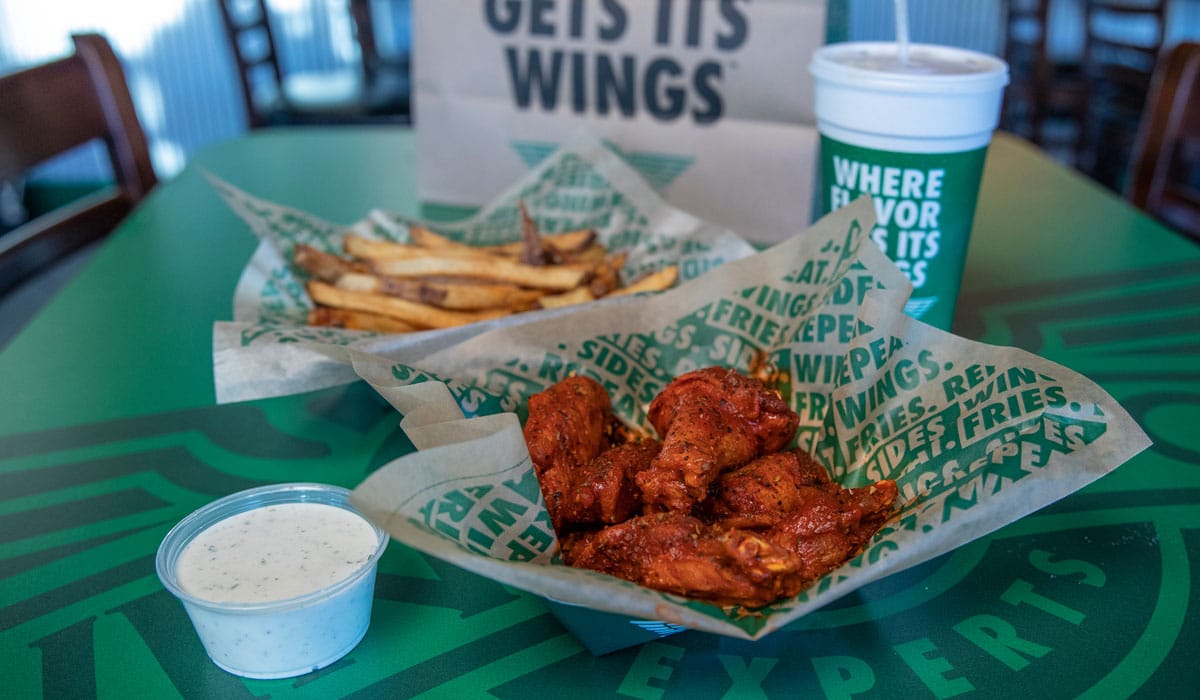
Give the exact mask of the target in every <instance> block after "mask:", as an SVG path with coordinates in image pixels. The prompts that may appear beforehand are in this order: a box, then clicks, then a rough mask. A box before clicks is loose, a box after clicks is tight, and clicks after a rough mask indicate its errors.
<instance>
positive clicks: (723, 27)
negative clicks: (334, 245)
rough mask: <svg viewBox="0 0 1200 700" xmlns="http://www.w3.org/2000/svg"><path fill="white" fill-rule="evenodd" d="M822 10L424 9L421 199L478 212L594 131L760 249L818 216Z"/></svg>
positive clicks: (811, 2) (428, 5) (637, 6)
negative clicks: (573, 138) (816, 96)
mask: <svg viewBox="0 0 1200 700" xmlns="http://www.w3.org/2000/svg"><path fill="white" fill-rule="evenodd" d="M824 35H825V3H824V2H823V1H822V0H753V1H751V0H719V1H718V0H712V1H706V2H696V1H694V0H582V1H567V0H557V1H556V0H413V70H414V78H415V97H414V109H415V123H416V133H417V155H418V161H419V163H418V165H419V195H420V197H421V199H422V201H425V202H433V203H440V204H450V205H468V206H478V205H481V204H483V203H485V202H487V201H490V200H491V199H493V198H494V197H495V196H496V195H497V194H498V193H499V192H501V191H502V190H503V189H504V188H505V187H506V186H507V185H508V184H509V183H511V182H512V181H514V180H516V179H518V178H519V177H520V176H521V174H522V173H523V172H524V171H525V170H527V169H528V168H530V167H531V166H533V165H535V164H536V163H537V162H538V161H539V160H540V159H542V158H544V157H545V156H547V155H548V154H549V153H550V152H551V151H553V150H554V148H555V147H556V146H557V145H558V144H559V143H560V142H561V141H563V140H564V139H566V138H567V136H568V135H569V134H571V133H573V132H575V131H578V130H579V129H581V128H583V129H587V130H589V131H591V132H592V133H595V134H597V135H599V136H601V137H602V138H605V139H608V140H610V141H611V142H612V143H613V144H614V145H615V146H616V147H617V148H619V149H620V150H621V151H622V152H623V153H624V154H625V155H626V157H627V159H628V160H629V161H630V162H631V163H632V164H633V165H634V166H635V167H637V168H638V169H639V170H640V171H641V172H642V174H643V175H644V176H645V177H646V179H647V180H648V181H649V182H650V183H651V184H652V185H654V186H655V187H656V188H657V189H658V190H659V191H660V192H661V193H662V194H663V195H664V196H665V198H666V199H667V200H668V201H669V202H670V203H672V204H674V205H675V206H677V207H680V208H683V209H686V210H688V211H691V212H693V213H694V214H696V215H698V216H700V217H701V218H704V219H707V220H709V221H713V222H715V223H718V224H721V225H724V226H726V227H728V228H730V229H732V230H734V231H737V232H738V233H739V234H741V235H743V236H744V237H745V238H746V239H747V240H750V241H751V242H755V243H772V242H777V241H779V240H782V239H784V238H786V237H788V236H790V235H792V234H794V233H795V232H796V231H797V230H799V229H801V228H803V227H805V226H807V225H808V223H809V219H810V208H811V207H810V205H811V200H812V191H813V177H814V172H815V167H816V153H817V132H816V119H815V117H814V115H813V105H812V83H811V78H810V76H809V75H808V70H807V66H808V61H809V57H810V55H811V53H812V51H813V50H814V49H815V48H816V47H818V46H819V45H820V44H821V43H822V41H823V39H824Z"/></svg>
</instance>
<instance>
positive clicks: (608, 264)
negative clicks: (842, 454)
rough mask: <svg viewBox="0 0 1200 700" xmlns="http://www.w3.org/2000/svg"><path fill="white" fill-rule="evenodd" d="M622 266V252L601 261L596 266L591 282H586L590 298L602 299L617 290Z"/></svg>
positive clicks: (623, 254)
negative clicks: (590, 294)
mask: <svg viewBox="0 0 1200 700" xmlns="http://www.w3.org/2000/svg"><path fill="white" fill-rule="evenodd" d="M624 266H625V253H624V252H621V253H617V254H616V255H613V256H611V257H607V258H605V259H603V260H602V261H601V262H600V264H599V265H597V266H596V271H595V273H594V274H593V275H592V279H591V281H590V282H588V289H589V290H591V293H592V296H593V297H597V298H598V297H602V296H604V295H605V294H608V293H609V292H611V291H613V290H614V289H617V288H619V287H620V286H621V268H622V267H624Z"/></svg>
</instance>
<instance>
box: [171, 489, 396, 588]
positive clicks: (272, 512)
mask: <svg viewBox="0 0 1200 700" xmlns="http://www.w3.org/2000/svg"><path fill="white" fill-rule="evenodd" d="M378 546H379V541H378V539H377V537H376V535H375V530H374V528H372V526H371V524H370V523H368V522H367V521H366V520H365V519H363V518H362V517H361V516H359V515H357V514H355V513H352V512H350V511H348V510H346V509H344V508H338V507H336V506H331V505H325V504H322V503H282V504H277V505H270V506H263V507H261V508H255V509H253V510H248V511H245V512H243V513H238V514H237V515H233V516H230V517H228V518H225V519H224V520H220V521H218V522H217V523H215V524H213V525H212V526H210V527H208V528H207V529H205V530H204V531H202V532H201V533H200V534H198V535H196V537H195V539H193V540H192V541H191V542H189V543H188V545H187V546H186V547H184V549H183V552H182V553H181V554H180V556H179V561H178V564H177V565H176V574H177V576H178V583H179V586H180V588H182V589H183V590H184V591H186V592H188V593H189V594H191V595H193V596H196V597H197V598H201V599H204V600H208V601H212V602H216V603H264V602H270V601H277V600H286V599H289V598H295V597H298V596H302V595H306V594H308V593H312V592H314V591H319V590H321V589H323V588H327V587H329V586H331V585H333V584H335V583H337V582H339V581H341V580H343V579H346V578H348V577H349V576H350V575H352V574H353V573H354V572H356V571H358V570H359V569H361V568H362V566H363V564H364V563H365V562H366V561H367V560H368V559H370V558H371V555H372V554H374V553H375V550H376V548H377V547H378Z"/></svg>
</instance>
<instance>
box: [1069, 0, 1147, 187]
mask: <svg viewBox="0 0 1200 700" xmlns="http://www.w3.org/2000/svg"><path fill="white" fill-rule="evenodd" d="M1166 10H1167V0H1086V2H1085V4H1084V22H1085V26H1084V47H1083V70H1084V73H1085V74H1086V80H1087V83H1088V95H1087V109H1086V110H1085V111H1084V123H1083V134H1082V143H1081V152H1080V157H1079V167H1080V168H1081V169H1083V170H1084V171H1085V172H1087V173H1088V174H1089V175H1091V176H1092V177H1093V178H1094V179H1096V180H1097V181H1098V182H1100V183H1101V184H1103V185H1106V186H1107V187H1109V188H1111V189H1113V190H1116V191H1121V190H1122V189H1123V185H1124V181H1125V177H1126V175H1127V169H1128V164H1129V160H1128V159H1129V154H1130V152H1131V150H1132V148H1133V135H1134V134H1135V133H1136V132H1137V126H1138V122H1139V121H1140V118H1141V113H1142V108H1143V106H1144V105H1145V102H1146V91H1147V88H1148V86H1149V85H1150V76H1151V74H1152V73H1153V72H1154V66H1155V63H1156V61H1157V60H1158V54H1159V52H1160V51H1161V49H1162V43H1163V36H1164V34H1165V33H1166Z"/></svg>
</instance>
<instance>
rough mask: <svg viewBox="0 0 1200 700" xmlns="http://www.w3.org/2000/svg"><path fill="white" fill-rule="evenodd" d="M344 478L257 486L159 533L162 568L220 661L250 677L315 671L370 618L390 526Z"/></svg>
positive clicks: (352, 642) (355, 638)
mask: <svg viewBox="0 0 1200 700" xmlns="http://www.w3.org/2000/svg"><path fill="white" fill-rule="evenodd" d="M349 499H350V491H349V490H347V489H344V488H341V487H338V486H330V485H326V484H312V483H289V484H274V485H270V486H261V487H258V488H253V489H248V490H246V491H240V492H238V493H235V494H232V495H229V496H226V497H224V498H220V499H218V500H216V501H213V502H212V503H209V504H208V505H206V506H204V507H202V508H200V509H198V510H196V511H195V512H193V513H191V514H190V515H188V516H187V517H186V518H184V519H183V520H181V521H179V524H177V525H176V526H175V527H174V528H172V529H171V531H170V532H169V533H167V535H166V537H164V538H163V541H162V544H161V545H159V548H158V556H157V557H156V559H155V568H156V570H157V572H158V577H159V579H160V580H161V581H162V583H163V586H164V587H165V588H166V589H167V590H168V591H170V592H171V593H172V594H173V595H174V596H175V597H176V598H178V599H179V601H180V602H181V603H182V604H183V608H184V610H185V611H186V612H187V614H188V617H189V618H190V619H191V621H192V625H193V626H194V627H195V628H196V635H197V636H198V637H199V638H200V642H201V643H202V644H203V645H204V651H205V652H206V653H207V654H208V657H209V658H210V659H212V661H213V663H215V664H217V665H218V666H220V667H221V668H223V669H225V670H226V671H229V672H230V673H234V674H237V675H239V676H244V677H247V678H290V677H292V676H299V675H301V674H304V673H309V672H311V671H316V670H318V669H320V668H324V667H325V666H328V665H329V664H331V663H333V662H335V661H337V660H338V659H340V658H342V657H343V656H345V655H346V654H348V653H349V652H350V650H351V649H353V648H354V647H355V646H356V645H357V644H358V643H359V641H361V640H362V638H363V635H365V634H366V632H367V627H368V625H369V624H370V621H371V605H372V603H373V601H374V594H375V574H376V569H377V567H378V563H379V558H380V557H381V556H382V555H383V552H384V550H385V549H386V548H387V543H388V535H387V533H386V532H384V531H383V530H381V529H379V528H377V527H375V525H373V524H372V523H371V522H370V521H369V520H367V519H366V518H364V517H363V516H361V515H359V514H358V513H356V512H355V511H354V510H353V508H352V507H351V506H350V500H349Z"/></svg>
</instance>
